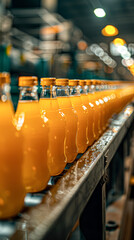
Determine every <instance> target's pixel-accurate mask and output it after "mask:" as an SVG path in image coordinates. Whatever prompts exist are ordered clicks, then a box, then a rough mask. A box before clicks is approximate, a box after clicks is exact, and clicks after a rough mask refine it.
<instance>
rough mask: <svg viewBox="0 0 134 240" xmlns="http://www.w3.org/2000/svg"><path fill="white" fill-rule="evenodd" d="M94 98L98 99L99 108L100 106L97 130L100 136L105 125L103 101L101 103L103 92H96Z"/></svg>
mask: <svg viewBox="0 0 134 240" xmlns="http://www.w3.org/2000/svg"><path fill="white" fill-rule="evenodd" d="M96 98H97V99H98V101H99V106H100V129H99V132H100V134H101V133H102V132H103V130H104V129H105V123H104V117H105V109H104V101H103V91H98V92H96Z"/></svg>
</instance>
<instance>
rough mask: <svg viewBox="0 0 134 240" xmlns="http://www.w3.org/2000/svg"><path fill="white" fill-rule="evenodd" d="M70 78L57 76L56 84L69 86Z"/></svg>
mask: <svg viewBox="0 0 134 240" xmlns="http://www.w3.org/2000/svg"><path fill="white" fill-rule="evenodd" d="M68 84H69V80H68V79H67V78H57V79H56V85H57V86H68Z"/></svg>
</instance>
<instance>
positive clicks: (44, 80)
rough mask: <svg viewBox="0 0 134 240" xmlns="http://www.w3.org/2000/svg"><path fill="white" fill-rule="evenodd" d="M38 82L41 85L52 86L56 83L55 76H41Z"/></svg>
mask: <svg viewBox="0 0 134 240" xmlns="http://www.w3.org/2000/svg"><path fill="white" fill-rule="evenodd" d="M40 84H41V85H42V86H51V85H53V86H54V85H55V84H56V78H41V80H40Z"/></svg>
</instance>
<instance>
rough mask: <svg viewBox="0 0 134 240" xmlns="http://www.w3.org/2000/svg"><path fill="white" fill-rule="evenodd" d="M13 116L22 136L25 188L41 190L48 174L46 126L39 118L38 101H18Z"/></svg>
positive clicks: (44, 185) (29, 190)
mask: <svg viewBox="0 0 134 240" xmlns="http://www.w3.org/2000/svg"><path fill="white" fill-rule="evenodd" d="M15 118H16V120H17V127H18V128H20V127H21V131H22V134H23V137H24V144H23V151H24V166H23V179H24V185H25V189H26V191H27V192H37V191H41V190H43V189H44V188H45V187H46V185H47V182H48V180H49V178H50V175H49V171H48V167H47V149H48V126H47V123H46V124H44V123H43V121H42V120H41V117H40V108H39V103H38V101H19V103H18V108H17V112H16V115H15ZM19 123H22V125H21V126H19Z"/></svg>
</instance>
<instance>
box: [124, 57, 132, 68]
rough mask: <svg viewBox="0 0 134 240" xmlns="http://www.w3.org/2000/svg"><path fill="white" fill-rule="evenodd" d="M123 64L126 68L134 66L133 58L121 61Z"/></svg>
mask: <svg viewBox="0 0 134 240" xmlns="http://www.w3.org/2000/svg"><path fill="white" fill-rule="evenodd" d="M121 63H122V65H123V66H125V67H130V66H131V65H133V64H134V60H133V58H129V59H122V60H121Z"/></svg>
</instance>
